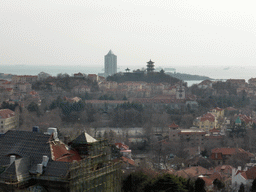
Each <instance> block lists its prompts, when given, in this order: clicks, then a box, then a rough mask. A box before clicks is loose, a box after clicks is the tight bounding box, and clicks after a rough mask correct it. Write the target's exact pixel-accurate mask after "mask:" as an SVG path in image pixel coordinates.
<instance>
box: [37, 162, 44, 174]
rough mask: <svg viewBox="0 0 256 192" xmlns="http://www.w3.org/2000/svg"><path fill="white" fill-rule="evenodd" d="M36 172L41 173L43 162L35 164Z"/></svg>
mask: <svg viewBox="0 0 256 192" xmlns="http://www.w3.org/2000/svg"><path fill="white" fill-rule="evenodd" d="M36 172H37V173H39V174H42V173H43V164H37V168H36Z"/></svg>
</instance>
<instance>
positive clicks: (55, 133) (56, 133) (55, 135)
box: [47, 127, 58, 140]
mask: <svg viewBox="0 0 256 192" xmlns="http://www.w3.org/2000/svg"><path fill="white" fill-rule="evenodd" d="M47 133H48V134H49V135H51V134H53V139H54V140H58V131H57V128H54V127H49V128H48V130H47Z"/></svg>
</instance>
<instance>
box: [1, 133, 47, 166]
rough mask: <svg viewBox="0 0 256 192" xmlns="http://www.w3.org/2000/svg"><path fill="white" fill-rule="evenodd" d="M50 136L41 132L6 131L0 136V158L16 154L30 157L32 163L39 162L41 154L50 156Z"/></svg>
mask: <svg viewBox="0 0 256 192" xmlns="http://www.w3.org/2000/svg"><path fill="white" fill-rule="evenodd" d="M50 137H51V136H50V135H45V134H43V133H35V132H28V131H8V132H6V134H5V135H4V136H2V137H1V138H0V158H2V157H6V156H10V155H16V156H20V157H30V158H31V162H32V164H38V163H41V162H42V157H43V155H47V156H48V157H51V150H50V145H49V143H48V141H49V139H50ZM0 162H1V161H0Z"/></svg>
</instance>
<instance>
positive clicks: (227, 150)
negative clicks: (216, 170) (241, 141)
mask: <svg viewBox="0 0 256 192" xmlns="http://www.w3.org/2000/svg"><path fill="white" fill-rule="evenodd" d="M237 153H243V154H246V155H247V156H248V157H254V155H253V154H252V153H250V152H248V151H245V150H244V149H242V148H215V149H212V154H211V159H213V160H220V159H222V156H223V155H233V154H237ZM216 154H217V157H216Z"/></svg>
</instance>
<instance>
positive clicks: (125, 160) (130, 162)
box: [122, 156, 135, 166]
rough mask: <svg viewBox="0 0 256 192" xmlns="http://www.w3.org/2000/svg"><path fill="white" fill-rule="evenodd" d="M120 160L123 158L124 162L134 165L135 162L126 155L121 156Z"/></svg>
mask: <svg viewBox="0 0 256 192" xmlns="http://www.w3.org/2000/svg"><path fill="white" fill-rule="evenodd" d="M122 160H123V161H124V162H126V163H129V164H130V165H133V166H135V162H134V160H132V159H129V158H127V157H124V156H122Z"/></svg>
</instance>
